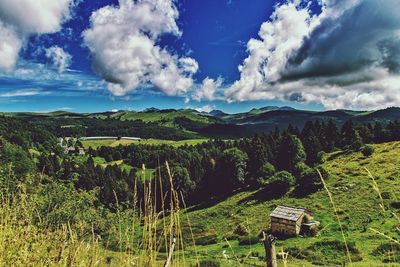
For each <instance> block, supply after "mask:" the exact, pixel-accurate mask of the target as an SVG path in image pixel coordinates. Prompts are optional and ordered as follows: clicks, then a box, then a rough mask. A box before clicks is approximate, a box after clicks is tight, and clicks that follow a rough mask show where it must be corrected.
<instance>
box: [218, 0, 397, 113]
mask: <svg viewBox="0 0 400 267" xmlns="http://www.w3.org/2000/svg"><path fill="white" fill-rule="evenodd" d="M320 3H321V4H322V6H323V8H322V12H321V14H319V15H312V12H311V11H310V7H309V6H304V4H302V3H301V2H300V1H289V2H287V3H285V4H282V5H280V6H278V7H277V8H276V10H275V12H274V13H273V14H272V16H271V18H270V20H269V21H267V22H265V23H263V25H262V26H261V28H260V31H259V38H258V39H251V40H250V41H249V42H248V44H247V50H248V53H249V56H248V57H247V58H246V59H245V60H244V62H243V64H242V65H241V66H240V67H239V71H240V79H239V80H238V81H236V82H235V83H233V84H232V85H231V86H230V87H229V88H228V89H227V90H226V91H225V92H224V95H225V97H226V99H228V101H246V100H257V99H279V100H288V101H300V102H303V101H304V102H317V103H322V104H323V105H324V106H325V107H326V108H328V109H333V108H353V109H366V108H382V107H387V106H391V105H397V106H398V105H400V94H398V92H399V90H400V76H399V74H400V73H399V72H400V53H399V52H400V20H399V17H398V16H399V14H400V5H398V3H397V1H396V0H385V1H376V0H346V1H338V0H321V1H320Z"/></svg>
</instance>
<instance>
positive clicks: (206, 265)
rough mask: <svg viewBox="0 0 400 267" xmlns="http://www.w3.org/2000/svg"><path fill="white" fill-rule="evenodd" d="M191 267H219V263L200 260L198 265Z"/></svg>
mask: <svg viewBox="0 0 400 267" xmlns="http://www.w3.org/2000/svg"><path fill="white" fill-rule="evenodd" d="M192 266H193V267H219V266H221V264H220V263H219V262H217V261H216V260H211V259H207V260H201V261H200V262H199V264H198V265H197V264H196V265H192Z"/></svg>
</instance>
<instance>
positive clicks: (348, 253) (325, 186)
mask: <svg viewBox="0 0 400 267" xmlns="http://www.w3.org/2000/svg"><path fill="white" fill-rule="evenodd" d="M317 172H318V175H319V177H320V179H321V181H322V184H323V185H324V189H325V191H326V192H327V194H328V197H329V201H330V202H331V205H332V208H333V211H334V213H335V216H336V219H337V221H338V224H339V228H340V232H341V234H342V238H343V242H344V246H345V248H346V254H347V259H348V261H349V264H350V266H353V262H352V260H351V256H350V250H349V246H348V244H347V240H346V235H345V234H344V230H343V226H342V222H341V221H340V217H339V214H338V212H337V209H336V205H335V202H334V201H333V197H332V194H331V192H330V191H329V189H328V186H327V185H326V182H325V180H324V178H323V177H322V174H321V172H320V171H319V170H317Z"/></svg>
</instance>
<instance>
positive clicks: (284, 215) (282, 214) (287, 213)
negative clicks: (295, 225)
mask: <svg viewBox="0 0 400 267" xmlns="http://www.w3.org/2000/svg"><path fill="white" fill-rule="evenodd" d="M305 212H306V210H305V209H303V208H296V207H289V206H278V207H276V208H275V209H274V211H273V212H272V213H271V217H275V218H280V219H285V220H289V221H297V220H298V219H299V218H300V217H301V216H302V215H303V214H304V213H305Z"/></svg>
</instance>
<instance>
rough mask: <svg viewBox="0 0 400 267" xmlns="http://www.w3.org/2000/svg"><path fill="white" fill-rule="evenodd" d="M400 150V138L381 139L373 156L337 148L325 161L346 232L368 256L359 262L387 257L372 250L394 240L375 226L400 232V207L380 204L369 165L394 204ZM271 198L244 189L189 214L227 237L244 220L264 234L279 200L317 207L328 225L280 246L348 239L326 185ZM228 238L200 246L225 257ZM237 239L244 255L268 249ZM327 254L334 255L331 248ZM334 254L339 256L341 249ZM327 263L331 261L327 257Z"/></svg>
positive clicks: (238, 249)
mask: <svg viewBox="0 0 400 267" xmlns="http://www.w3.org/2000/svg"><path fill="white" fill-rule="evenodd" d="M399 153H400V142H393V143H387V144H381V145H375V153H374V155H373V156H372V157H371V158H364V157H363V156H362V155H361V153H359V152H358V153H351V154H349V155H341V154H340V153H334V154H331V155H329V157H330V159H328V160H327V162H326V163H325V164H324V165H325V167H326V168H327V169H328V170H329V172H330V173H331V177H330V179H329V180H328V181H327V184H328V188H329V189H330V190H331V192H332V195H333V199H334V202H335V204H336V206H337V208H338V210H339V214H340V218H341V221H342V223H343V225H344V228H345V232H346V237H347V239H348V241H354V242H355V243H356V246H357V248H358V249H359V250H360V251H361V255H362V257H363V259H364V260H363V262H361V263H356V264H355V265H356V266H366V264H367V263H368V264H372V265H374V266H376V264H378V263H379V264H380V263H381V259H379V258H375V257H373V256H372V255H371V252H372V251H373V250H374V249H375V248H376V247H377V246H379V245H380V244H383V243H388V240H386V239H385V238H383V237H380V236H377V235H376V234H374V233H373V232H372V231H370V230H369V228H374V229H376V230H379V231H381V232H384V233H387V234H389V235H390V236H393V237H396V238H399V232H398V231H396V227H397V226H398V224H399V221H397V219H396V218H395V217H394V216H393V212H397V211H395V210H388V211H386V212H382V210H381V209H380V207H379V203H380V201H379V198H378V195H377V193H376V192H375V191H374V190H373V188H372V185H371V179H370V178H369V177H368V176H367V173H366V171H365V169H364V168H365V167H367V168H368V169H369V170H370V171H371V173H372V174H373V175H374V176H375V178H376V181H377V183H378V186H379V188H380V190H381V192H390V194H391V197H390V198H391V199H385V200H384V202H385V205H386V207H388V206H389V205H390V203H391V202H392V201H396V200H397V199H399V198H400V192H399V190H398V189H399V188H400V177H399V176H400V157H399V156H398V155H399ZM345 187H346V188H347V189H348V191H347V190H346V188H345ZM385 194H387V193H385ZM267 198H268V196H265V195H259V194H257V192H241V193H238V194H236V195H234V196H232V197H230V198H228V199H226V200H222V201H221V202H219V203H218V204H216V205H214V206H211V207H209V208H205V209H199V210H195V211H191V212H189V218H190V221H191V223H192V226H193V228H205V229H215V231H216V232H217V234H218V236H219V238H220V239H221V240H222V239H223V237H225V236H229V235H231V234H232V232H233V231H234V229H235V228H236V227H237V226H238V225H239V223H241V224H243V225H245V227H247V228H248V230H249V231H250V233H252V234H258V233H259V232H260V231H261V230H262V229H265V228H268V227H269V213H270V212H271V211H272V209H273V208H274V206H275V205H278V204H286V205H295V206H303V207H307V208H309V209H311V210H312V211H313V212H314V216H315V219H316V220H319V221H321V223H322V227H323V230H322V231H321V232H320V234H319V236H317V237H309V238H292V239H288V240H285V241H279V242H278V250H280V248H281V247H284V248H288V247H292V248H293V247H297V248H300V249H306V248H307V247H308V246H310V245H312V244H313V243H315V242H317V241H326V240H342V239H341V233H340V231H339V230H338V229H339V227H338V223H337V221H336V219H335V217H334V213H333V210H332V206H331V204H330V202H329V199H328V197H327V193H326V192H325V191H321V192H317V193H315V194H313V195H311V196H309V197H306V198H302V199H298V198H293V197H289V196H285V197H283V198H281V199H275V200H269V201H268V200H266V199H267ZM397 213H398V212H397ZM396 232H397V234H396ZM221 242H222V241H221ZM224 244H226V242H222V243H221V244H217V245H212V246H205V247H199V249H200V250H201V251H202V252H205V253H206V255H208V256H211V255H215V257H221V255H222V254H221V253H222V251H223V250H227V251H230V249H229V248H222V246H223V245H224ZM231 245H232V246H233V250H234V251H235V253H236V254H238V255H246V254H248V253H249V252H250V251H258V252H259V253H260V254H261V255H263V248H262V246H261V244H257V245H254V246H252V247H251V248H250V247H248V246H238V245H237V241H233V242H232V244H231ZM325 254H327V255H329V252H326V253H325ZM330 256H331V257H335V255H330ZM291 263H292V264H294V265H296V264H300V263H301V264H306V266H308V265H310V263H306V262H304V261H299V260H296V259H293V258H292V259H291ZM322 263H324V262H322ZM325 264H327V263H326V262H325ZM392 266H395V265H392Z"/></svg>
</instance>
